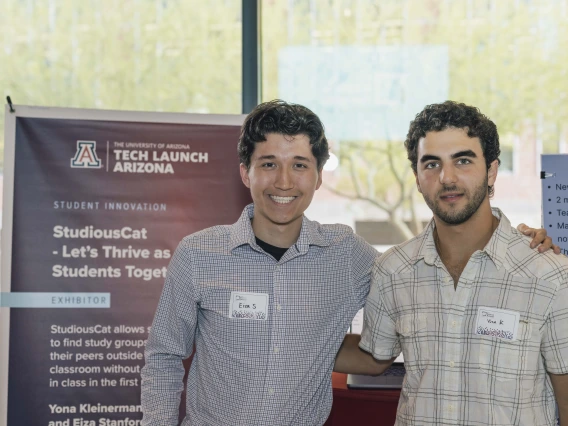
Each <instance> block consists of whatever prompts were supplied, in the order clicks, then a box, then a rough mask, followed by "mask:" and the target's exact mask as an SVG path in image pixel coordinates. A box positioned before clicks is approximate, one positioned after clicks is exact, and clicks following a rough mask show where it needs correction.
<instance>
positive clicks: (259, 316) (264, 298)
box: [229, 291, 268, 320]
mask: <svg viewBox="0 0 568 426" xmlns="http://www.w3.org/2000/svg"><path fill="white" fill-rule="evenodd" d="M229 318H236V319H250V320H266V319H267V318H268V294H266V293H245V292H240V291H232V292H231V302H230V304H229Z"/></svg>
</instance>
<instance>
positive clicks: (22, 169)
mask: <svg viewBox="0 0 568 426" xmlns="http://www.w3.org/2000/svg"><path fill="white" fill-rule="evenodd" d="M242 120H243V117H242V116H229V115H218V116H215V115H190V114H158V113H142V112H138V113H137V112H121V111H98V110H74V109H59V108H34V107H22V106H19V107H17V108H16V112H15V113H9V112H8V110H6V138H5V144H6V147H5V160H4V162H5V167H4V206H3V230H2V298H1V299H0V306H3V308H1V309H0V315H1V318H0V319H1V323H2V325H1V329H0V333H1V340H0V362H1V363H0V425H10V426H13V425H26V426H35V425H38V426H56V425H58V426H131V425H136V424H139V423H140V419H141V418H142V413H141V411H140V369H141V367H142V366H143V365H144V359H143V352H144V345H145V343H146V339H147V335H148V330H149V327H150V325H151V322H152V319H153V315H154V311H155V308H156V305H157V302H158V298H159V296H160V293H161V290H162V286H163V283H164V277H165V274H166V267H167V265H168V263H169V260H170V257H171V256H172V254H173V251H174V250H175V248H176V246H177V244H178V243H179V241H180V240H181V239H182V238H183V237H184V236H185V235H188V234H191V233H193V232H196V231H198V230H201V229H204V228H206V227H209V226H213V225H219V224H228V223H233V222H235V221H236V220H237V219H238V217H239V215H240V213H241V211H242V209H243V207H244V206H245V205H246V204H247V203H248V202H249V200H250V194H249V192H248V190H247V189H246V187H245V186H244V185H243V184H242V182H241V179H240V176H239V167H238V157H237V151H236V148H237V141H238V137H239V131H240V125H241V123H242Z"/></svg>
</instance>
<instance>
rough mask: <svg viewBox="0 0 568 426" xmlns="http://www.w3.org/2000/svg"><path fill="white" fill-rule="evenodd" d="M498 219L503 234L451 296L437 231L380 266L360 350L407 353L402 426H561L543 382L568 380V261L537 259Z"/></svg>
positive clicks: (476, 257)
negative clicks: (555, 377)
mask: <svg viewBox="0 0 568 426" xmlns="http://www.w3.org/2000/svg"><path fill="white" fill-rule="evenodd" d="M493 214H494V215H495V216H496V217H497V218H499V219H500V223H499V226H498V228H497V229H496V231H495V232H494V234H493V236H492V237H491V239H490V240H489V242H488V244H487V245H486V246H485V248H484V249H483V250H478V251H476V252H475V253H474V254H473V255H472V256H471V258H470V260H469V262H468V264H467V266H466V267H465V269H464V270H463V272H462V274H461V276H460V278H459V282H458V284H457V288H456V289H455V290H454V282H453V279H452V278H451V276H450V274H449V273H448V271H447V269H446V268H445V266H444V264H443V263H442V261H441V259H440V257H439V256H438V253H437V251H436V247H435V244H434V238H433V230H434V227H435V225H434V221H432V222H430V224H429V225H428V227H427V228H426V229H425V230H424V232H422V233H421V234H420V235H418V236H417V237H415V238H414V239H412V240H410V241H407V242H406V243H403V244H401V245H398V246H395V247H393V248H392V249H390V250H389V251H387V252H386V253H385V254H384V255H383V256H381V257H380V258H379V259H378V260H377V262H376V265H375V267H374V269H373V281H372V284H371V290H370V293H369V298H368V300H367V306H366V307H365V318H364V327H363V332H362V339H361V344H360V346H361V348H363V349H365V350H367V351H369V352H371V353H373V355H374V356H375V357H376V358H378V359H388V358H391V357H393V356H396V355H398V354H399V353H400V352H401V350H402V352H403V355H404V361H405V366H406V370H407V374H406V376H405V379H404V384H403V389H402V392H401V397H400V401H399V405H398V412H397V422H396V425H399V426H402V425H434V424H435V425H448V426H449V425H452V426H454V425H469V426H474V425H527V426H529V425H530V426H538V425H555V424H556V420H555V399H554V394H553V390H552V386H551V382H550V378H549V377H548V375H547V372H548V373H553V374H566V373H568V286H567V282H568V259H567V258H566V257H565V256H557V255H555V254H553V252H552V251H548V252H546V253H544V254H539V253H538V252H537V251H536V250H533V249H531V248H530V247H529V239H528V238H527V237H524V236H523V235H521V234H520V233H519V232H518V231H517V230H516V229H513V228H511V225H510V223H509V220H508V219H507V218H506V217H505V216H504V215H503V214H502V213H501V212H500V211H499V210H498V209H493ZM507 315H508V316H507ZM486 316H489V317H490V318H486ZM503 318H506V321H505V322H507V321H509V319H511V318H513V319H512V320H511V322H510V324H509V325H506V326H500V325H499V323H500V321H503ZM488 320H489V321H488ZM495 322H496V323H497V325H493V323H495ZM511 324H512V325H513V326H514V327H512V326H511ZM507 327H508V329H507ZM513 328H514V329H515V330H516V331H515V332H514V333H513V332H511V330H512V329H513ZM515 334H516V336H515Z"/></svg>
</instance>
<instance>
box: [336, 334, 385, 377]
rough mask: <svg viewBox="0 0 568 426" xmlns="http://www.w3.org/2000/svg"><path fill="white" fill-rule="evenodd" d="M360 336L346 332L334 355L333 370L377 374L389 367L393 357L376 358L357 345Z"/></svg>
mask: <svg viewBox="0 0 568 426" xmlns="http://www.w3.org/2000/svg"><path fill="white" fill-rule="evenodd" d="M360 341H361V336H360V335H359V334H347V335H345V338H344V339H343V343H342V344H341V347H340V348H339V351H338V352H337V355H336V357H335V366H334V367H333V371H335V372H338V373H348V374H366V375H369V376H377V375H379V374H382V373H383V372H384V371H385V370H386V369H387V368H389V367H390V365H391V364H392V362H393V361H394V358H391V359H389V360H378V359H375V358H373V356H372V355H371V354H370V353H369V352H365V351H364V350H362V349H361V348H360V347H359V342H360Z"/></svg>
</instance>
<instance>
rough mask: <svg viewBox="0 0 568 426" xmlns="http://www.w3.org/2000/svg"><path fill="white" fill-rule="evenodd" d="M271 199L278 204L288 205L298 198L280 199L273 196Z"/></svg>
mask: <svg viewBox="0 0 568 426" xmlns="http://www.w3.org/2000/svg"><path fill="white" fill-rule="evenodd" d="M270 199H271V200H273V201H276V202H277V203H278V204H288V203H291V202H292V201H294V200H295V199H296V197H278V196H276V195H271V196H270Z"/></svg>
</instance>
